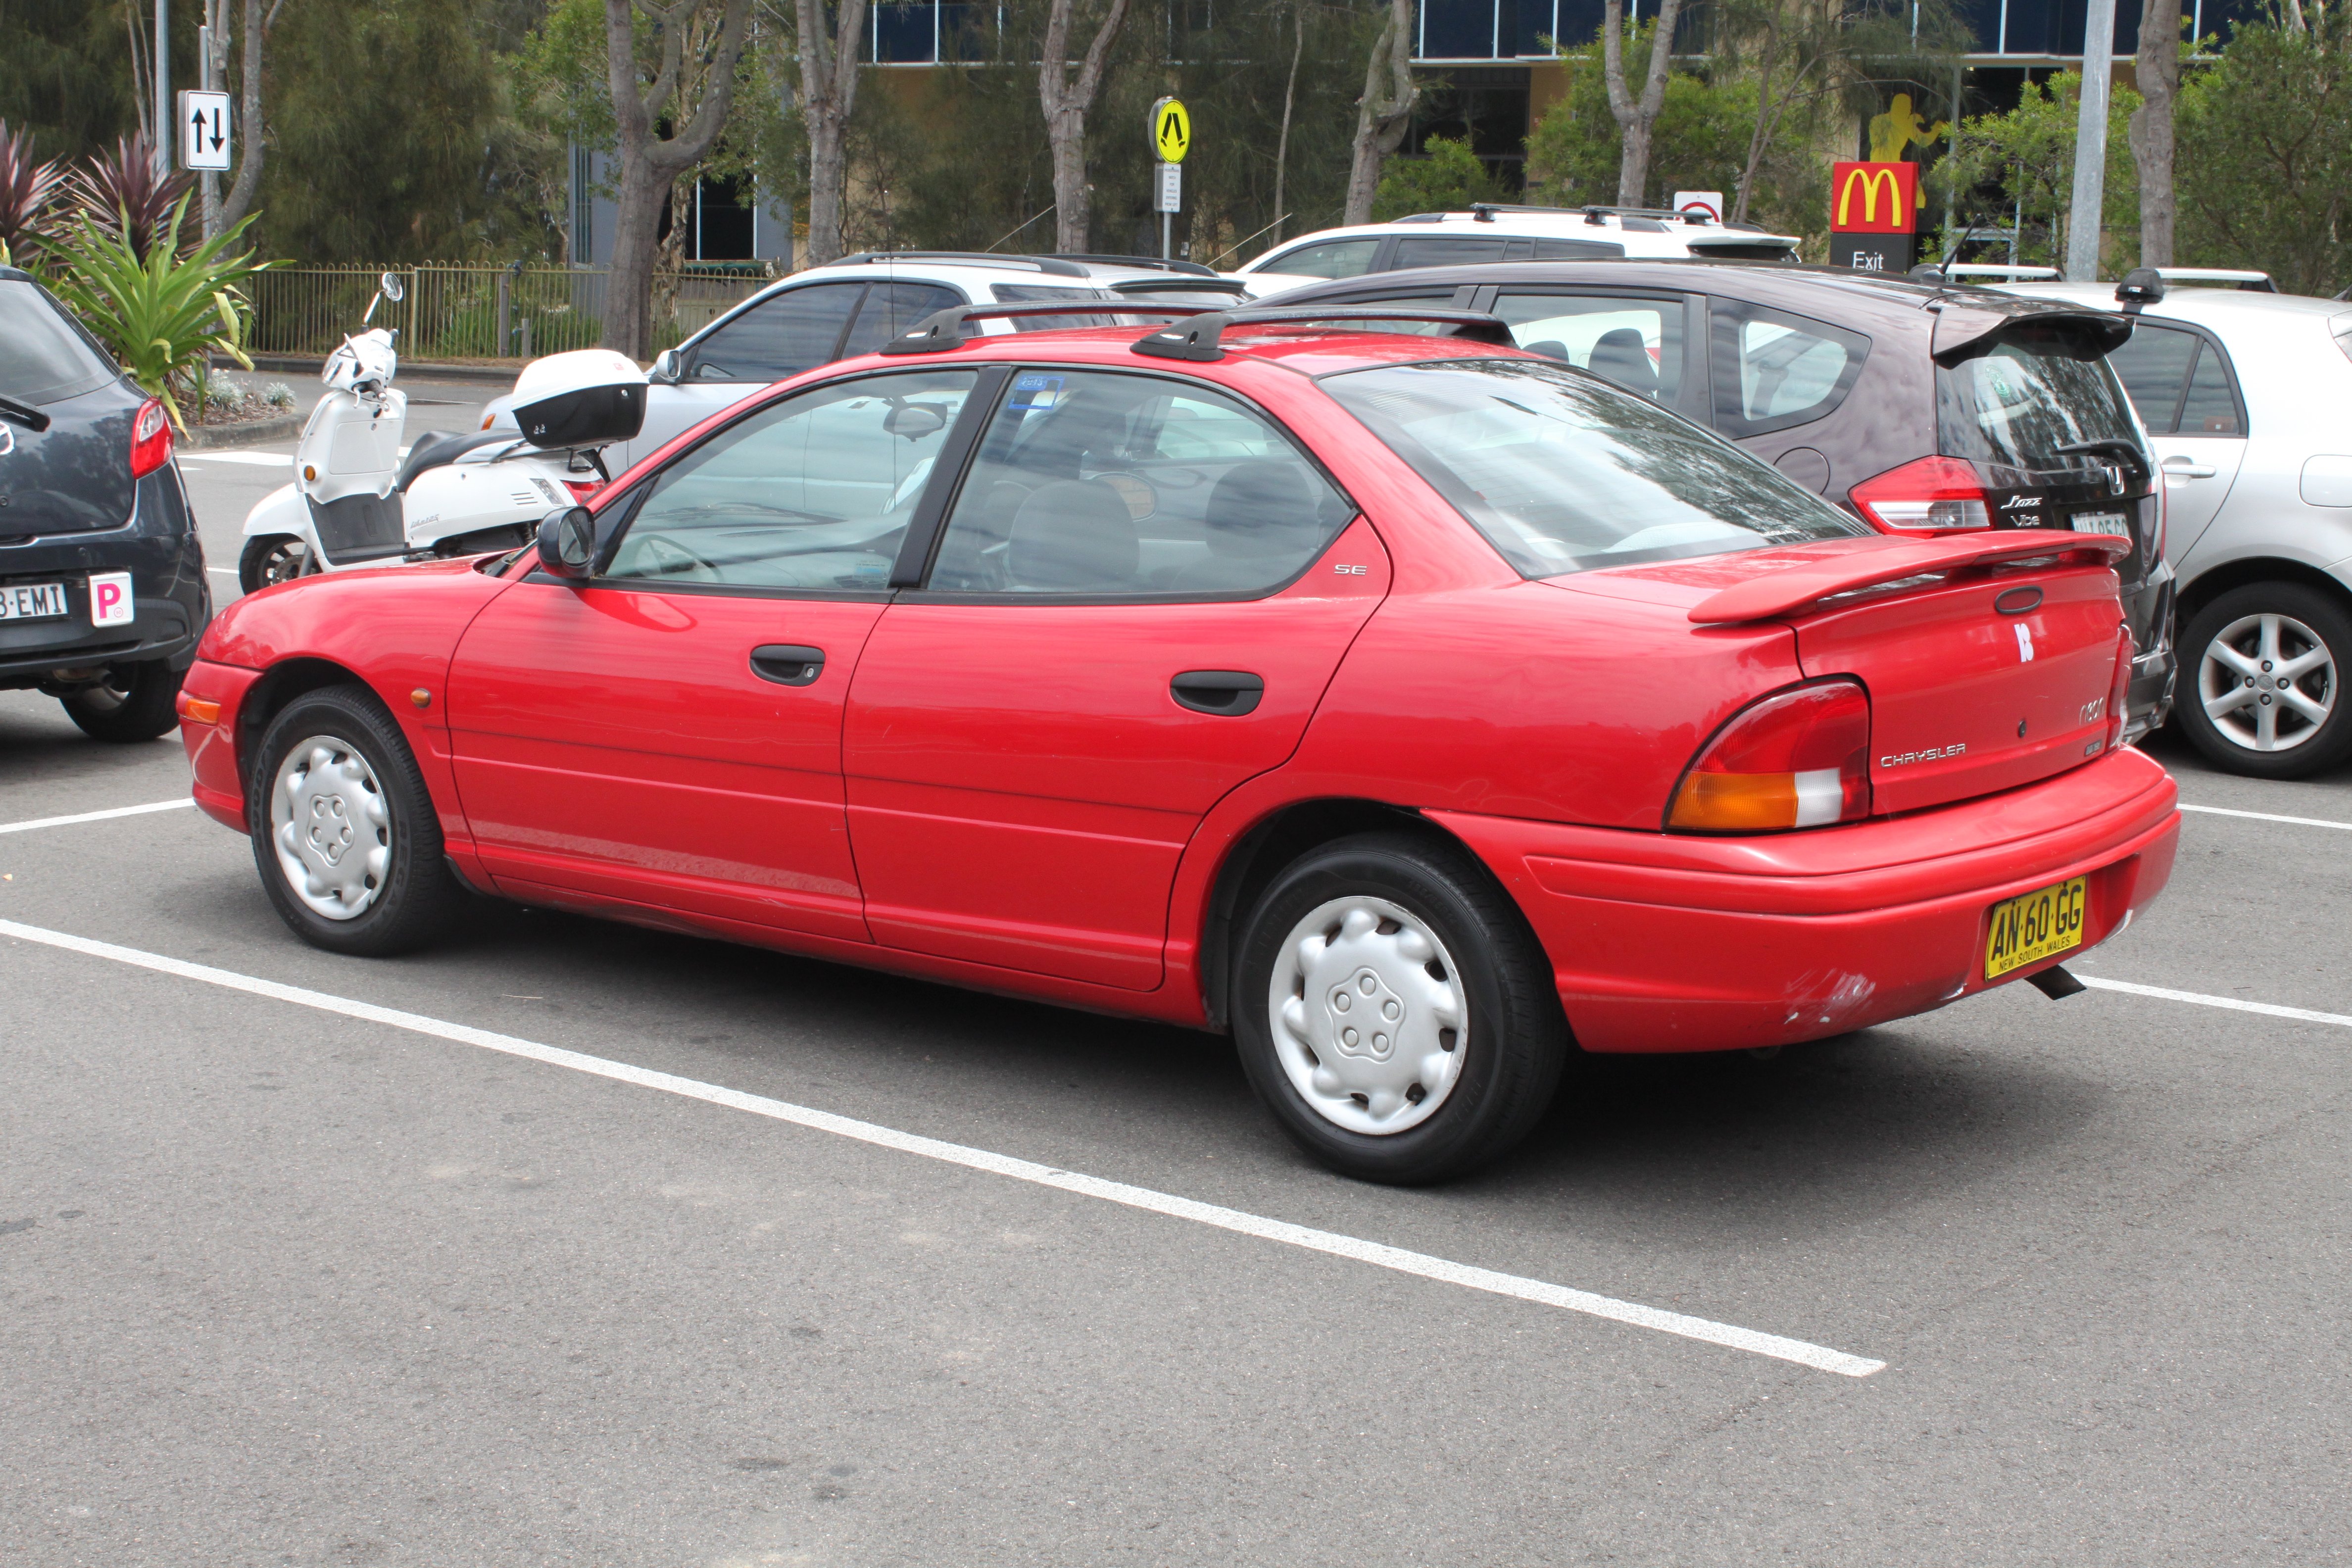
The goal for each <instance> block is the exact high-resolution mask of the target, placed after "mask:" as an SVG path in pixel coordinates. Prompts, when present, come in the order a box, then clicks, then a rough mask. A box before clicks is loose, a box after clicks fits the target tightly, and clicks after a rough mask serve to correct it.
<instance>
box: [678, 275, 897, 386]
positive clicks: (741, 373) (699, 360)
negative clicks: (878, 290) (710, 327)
mask: <svg viewBox="0 0 2352 1568" xmlns="http://www.w3.org/2000/svg"><path fill="white" fill-rule="evenodd" d="M865 292H866V285H865V284H863V283H813V284H810V285H809V286H808V287H807V288H804V289H785V290H784V291H783V292H782V293H780V294H771V295H770V296H768V298H766V299H765V300H761V301H760V302H759V303H758V304H756V305H753V306H752V307H751V309H750V310H746V311H744V312H743V313H742V314H741V315H740V316H737V317H736V318H734V319H733V320H732V321H727V322H725V323H723V324H721V325H720V326H719V328H718V329H717V330H715V331H712V332H711V333H710V335H709V337H706V338H704V339H703V340H702V341H701V342H698V343H697V344H695V345H694V350H693V353H692V354H691V355H690V356H689V363H688V366H687V371H686V379H687V380H688V381H754V382H761V383H766V382H771V381H782V380H783V379H784V378H785V377H786V376H791V375H798V374H800V373H801V372H803V371H804V370H814V369H815V368H816V367H817V366H818V365H821V364H830V363H832V362H833V361H834V360H835V359H838V358H839V357H840V355H838V354H837V353H835V352H834V350H835V346H836V345H837V344H839V343H840V342H841V334H842V329H844V328H845V327H846V326H848V325H849V317H850V313H851V312H852V311H854V310H856V309H857V301H858V298H859V296H861V295H863V294H864V293H865Z"/></svg>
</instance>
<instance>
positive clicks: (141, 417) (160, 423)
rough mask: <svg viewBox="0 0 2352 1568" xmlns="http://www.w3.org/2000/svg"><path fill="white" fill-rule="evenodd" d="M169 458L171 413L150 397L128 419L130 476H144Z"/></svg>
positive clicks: (143, 477) (142, 477)
mask: <svg viewBox="0 0 2352 1568" xmlns="http://www.w3.org/2000/svg"><path fill="white" fill-rule="evenodd" d="M171 460H172V419H171V416H169V415H167V414H165V413H164V412H163V405H162V404H161V403H158V402H157V401H156V400H155V399H153V398H152V397H151V398H149V399H148V400H147V401H146V402H144V403H142V404H141V405H139V413H138V414H137V416H134V417H133V418H132V419H131V478H132V479H145V478H146V477H147V476H148V475H149V474H152V473H153V472H154V471H155V470H156V469H158V468H162V467H163V465H164V464H166V463H168V462H170V461H171Z"/></svg>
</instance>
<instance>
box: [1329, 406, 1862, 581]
mask: <svg viewBox="0 0 2352 1568" xmlns="http://www.w3.org/2000/svg"><path fill="white" fill-rule="evenodd" d="M1322 386H1323V389H1324V390H1325V391H1327V392H1328V393H1329V394H1330V395H1332V396H1333V397H1335V398H1337V399H1338V400H1339V405H1340V406H1342V407H1344V408H1346V409H1347V410H1348V412H1349V413H1350V414H1352V415H1354V416H1356V417H1357V418H1358V419H1360V420H1362V421H1363V423H1364V424H1365V425H1366V426H1368V427H1370V430H1371V431H1372V433H1373V434H1374V435H1376V436H1378V437H1381V440H1383V441H1385V442H1386V443H1387V444H1388V445H1389V447H1391V449H1392V450H1394V451H1395V452H1396V454H1397V455H1398V456H1399V457H1401V458H1403V459H1404V460H1405V461H1406V462H1408V463H1410V464H1412V468H1413V470H1414V471H1415V472H1416V473H1418V474H1420V475H1421V477H1422V478H1423V479H1427V480H1428V481H1429V483H1430V485H1431V486H1432V488H1433V489H1436V491H1437V492H1438V493H1439V494H1440V495H1443V496H1444V498H1445V499H1446V500H1448V501H1450V502H1451V503H1453V505H1454V509H1455V510H1458V511H1460V512H1461V513H1462V515H1463V516H1464V517H1465V518H1467V519H1468V520H1469V521H1470V522H1471V524H1472V525H1473V526H1474V527H1475V528H1476V529H1477V530H1478V531H1479V532H1481V533H1483V534H1485V535H1486V539H1487V542H1489V543H1491V544H1493V545H1494V547H1495V548H1496V550H1498V551H1500V552H1502V553H1503V556H1504V558H1505V559H1506V560H1507V561H1509V562H1510V563H1511V564H1512V565H1514V566H1516V567H1517V568H1518V570H1519V571H1520V572H1521V573H1522V574H1525V575H1527V576H1529V577H1556V576H1559V575H1561V574H1565V573H1570V572H1582V571H1589V570H1591V569H1593V568H1595V567H1601V566H1629V565H1633V564H1636V563H1641V562H1645V561H1672V560H1679V559H1682V558H1684V557H1686V556H1695V555H1719V554H1723V553H1726V552H1730V551H1735V550H1757V549H1761V548H1763V547H1765V546H1768V545H1774V544H1801V543H1805V542H1810V541H1812V540H1816V539H1843V538H1848V537H1853V536H1856V535H1866V534H1868V533H1869V532H1870V529H1869V528H1868V527H1866V526H1865V525H1864V524H1863V523H1861V522H1859V521H1855V520H1854V519H1853V518H1851V517H1848V516H1847V515H1846V514H1845V513H1843V512H1842V511H1840V510H1837V509H1836V508H1834V507H1832V506H1831V505H1830V504H1829V503H1828V502H1826V501H1824V500H1822V499H1821V497H1819V496H1817V495H1815V494H1813V493H1812V492H1811V490H1808V489H1804V488H1803V487H1801V486H1800V485H1797V484H1794V483H1792V482H1790V480H1788V479H1784V478H1782V477H1781V476H1780V473H1779V472H1777V471H1776V470H1774V469H1773V468H1770V467H1769V466H1767V465H1766V464H1764V463H1761V462H1759V461H1757V460H1756V459H1755V458H1751V457H1749V456H1748V454H1747V453H1745V452H1743V451H1741V450H1740V449H1739V448H1738V447H1734V446H1732V445H1731V444H1730V443H1729V442H1727V441H1725V440H1724V439H1722V438H1721V437H1718V436H1716V435H1715V434H1713V433H1712V432H1710V431H1707V430H1705V429H1702V428H1701V427H1700V426H1696V425H1694V424H1692V423H1691V422H1690V421H1688V420H1686V419H1684V418H1682V417H1680V416H1677V415H1674V414H1670V413H1668V412H1667V411H1666V410H1664V409H1663V408H1660V407H1659V406H1658V405H1655V404H1654V403H1651V402H1649V401H1647V400H1646V399H1643V398H1640V397H1636V396H1633V395H1631V394H1629V393H1625V392H1622V391H1620V390H1619V389H1618V388H1616V387H1614V386H1612V385H1610V384H1607V383H1605V382H1602V381H1600V380H1598V379H1596V378H1594V377H1592V376H1589V375H1584V374H1579V373H1577V372H1576V371H1573V370H1569V369H1565V368H1563V367H1560V366H1559V365H1554V364H1549V363H1542V362H1540V361H1536V360H1507V359H1492V360H1440V361H1432V362H1429V363H1422V364H1410V365H1383V366H1381V367H1379V368H1377V369H1372V370H1355V371H1343V372H1340V373H1339V374H1335V375H1328V376H1325V377H1324V378H1323V379H1322Z"/></svg>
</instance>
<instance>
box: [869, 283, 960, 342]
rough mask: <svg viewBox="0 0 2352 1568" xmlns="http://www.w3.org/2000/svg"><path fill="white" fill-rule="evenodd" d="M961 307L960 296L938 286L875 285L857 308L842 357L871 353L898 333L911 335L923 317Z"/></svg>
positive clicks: (914, 284)
mask: <svg viewBox="0 0 2352 1568" xmlns="http://www.w3.org/2000/svg"><path fill="white" fill-rule="evenodd" d="M962 303H964V298H963V296H962V295H961V294H959V293H957V292H956V291H955V290H954V289H948V288H943V287H941V286H940V285H939V284H937V283H877V284H875V285H874V287H873V288H871V289H867V290H866V302H865V303H864V304H862V305H860V306H858V307H857V320H856V321H855V322H854V323H852V324H851V326H850V329H849V336H848V338H847V339H846V340H845V342H843V343H842V345H841V357H842V358H843V359H848V358H850V357H851V356H852V355H855V354H867V353H873V352H874V351H875V350H876V349H878V348H880V347H881V346H882V345H883V344H884V343H886V342H889V341H890V340H891V339H892V338H895V337H897V336H898V335H899V334H900V333H901V332H910V331H914V330H915V328H916V327H918V326H919V325H921V324H922V321H923V318H925V317H926V316H929V315H931V314H933V313H934V312H937V311H940V310H948V309H950V307H952V306H956V305H961V304H962Z"/></svg>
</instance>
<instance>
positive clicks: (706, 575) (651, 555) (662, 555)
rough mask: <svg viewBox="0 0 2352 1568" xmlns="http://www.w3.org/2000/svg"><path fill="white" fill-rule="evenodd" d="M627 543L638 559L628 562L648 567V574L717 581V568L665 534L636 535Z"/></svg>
mask: <svg viewBox="0 0 2352 1568" xmlns="http://www.w3.org/2000/svg"><path fill="white" fill-rule="evenodd" d="M630 543H631V544H632V545H634V546H635V552H636V554H637V556H638V558H639V559H638V560H637V561H635V562H633V563H632V564H633V565H641V566H644V567H647V568H650V571H649V572H648V575H651V576H658V577H686V578H690V579H692V580H693V581H695V582H698V583H716V582H719V580H720V574H719V568H718V567H716V566H714V565H712V564H711V563H709V562H708V561H705V560H704V559H703V558H702V557H701V556H699V555H697V554H696V553H695V552H693V551H691V550H688V548H687V547H686V546H685V545H683V544H680V543H679V542H677V540H675V539H672V538H671V537H670V536H669V535H668V534H667V533H646V534H640V535H638V536H637V537H636V538H635V539H633V540H631V541H630Z"/></svg>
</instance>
